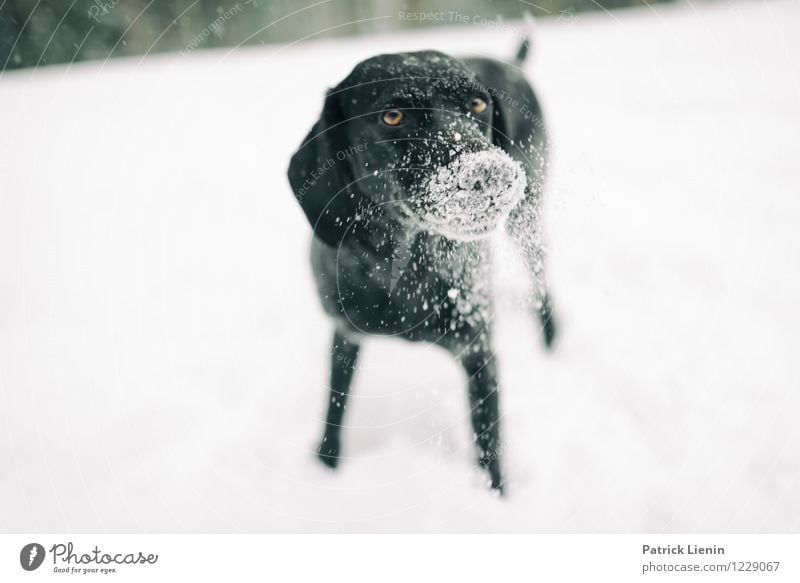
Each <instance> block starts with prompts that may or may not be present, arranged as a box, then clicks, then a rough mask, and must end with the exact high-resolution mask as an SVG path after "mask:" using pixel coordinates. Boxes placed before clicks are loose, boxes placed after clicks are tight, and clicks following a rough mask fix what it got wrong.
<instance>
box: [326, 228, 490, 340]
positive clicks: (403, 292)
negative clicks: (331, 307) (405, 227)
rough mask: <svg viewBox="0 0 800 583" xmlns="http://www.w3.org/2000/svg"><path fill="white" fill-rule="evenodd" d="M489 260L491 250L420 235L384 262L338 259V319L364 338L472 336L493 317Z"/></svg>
mask: <svg viewBox="0 0 800 583" xmlns="http://www.w3.org/2000/svg"><path fill="white" fill-rule="evenodd" d="M490 255H491V253H490V247H489V246H488V244H484V243H454V242H452V241H448V240H442V239H438V238H432V237H429V236H426V235H422V236H418V237H416V238H415V239H413V240H408V241H402V242H400V243H398V244H395V245H394V246H393V247H392V250H391V252H387V253H385V254H384V255H383V256H382V257H381V258H380V260H375V258H374V257H371V258H369V259H368V260H367V259H358V258H351V259H350V261H345V260H343V258H341V257H340V261H339V281H340V285H339V286H338V290H337V295H338V299H339V304H340V310H341V311H340V315H341V316H343V317H344V318H345V319H346V320H347V322H348V324H349V325H350V326H351V327H355V328H356V330H358V331H361V332H364V333H371V334H381V335H385V334H389V335H396V336H401V337H404V338H408V339H411V340H423V341H438V340H439V339H441V338H443V337H445V336H447V337H448V338H450V339H452V338H456V339H458V338H459V337H462V336H463V337H466V336H470V335H474V331H475V330H480V329H482V328H483V325H484V324H485V322H486V321H487V319H488V318H489V316H490V310H491V268H490V264H491V256H490Z"/></svg>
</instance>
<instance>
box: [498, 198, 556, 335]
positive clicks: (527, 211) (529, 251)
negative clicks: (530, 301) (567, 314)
mask: <svg viewBox="0 0 800 583" xmlns="http://www.w3.org/2000/svg"><path fill="white" fill-rule="evenodd" d="M537 199H538V196H533V194H532V193H526V197H525V198H524V199H523V200H522V202H521V203H520V204H519V206H517V207H516V208H515V209H514V210H513V211H511V214H510V215H509V217H508V222H507V223H506V228H507V231H508V234H509V235H510V236H511V239H512V240H513V241H514V242H515V243H516V244H517V246H518V247H519V249H520V251H521V253H522V260H523V262H524V263H525V268H526V269H527V271H528V274H529V276H530V278H531V281H532V282H533V293H534V301H535V309H536V313H537V314H538V316H539V322H540V323H541V325H542V335H543V337H544V343H545V345H546V346H547V347H548V348H550V347H552V345H553V342H554V341H555V337H556V332H557V328H556V319H555V316H554V314H553V306H552V302H551V300H550V293H549V291H548V289H547V283H546V282H545V276H544V260H545V257H544V256H545V250H544V240H543V236H542V226H541V216H540V215H541V211H540V209H539V204H538V200H537Z"/></svg>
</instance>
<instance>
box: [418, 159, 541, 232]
mask: <svg viewBox="0 0 800 583" xmlns="http://www.w3.org/2000/svg"><path fill="white" fill-rule="evenodd" d="M525 184H526V178H525V172H524V171H523V169H522V166H521V165H520V164H519V162H517V161H515V160H513V159H512V158H511V157H509V156H508V155H507V154H506V153H505V152H503V151H502V150H500V149H499V148H493V149H489V150H482V151H480V152H471V153H466V154H461V155H460V156H458V157H457V158H455V159H454V160H453V161H452V162H450V163H449V164H447V165H446V166H442V167H441V168H439V169H438V170H436V171H435V172H433V174H432V175H431V176H430V178H429V179H428V180H427V181H425V182H423V184H422V185H421V188H420V189H419V191H418V192H414V193H410V195H409V197H408V198H406V199H405V203H406V204H407V205H408V207H409V208H410V210H411V211H412V212H413V214H414V215H415V217H416V219H417V220H418V221H419V223H420V224H421V225H422V226H423V227H424V228H425V229H428V230H430V231H434V232H436V233H438V234H440V235H444V236H446V237H449V238H451V239H457V240H471V239H478V238H481V237H485V236H487V235H489V234H491V233H492V231H494V229H495V228H496V227H497V226H498V225H499V224H500V223H501V222H502V221H503V220H504V219H505V218H506V217H507V216H508V213H509V212H510V211H511V209H513V208H514V206H515V205H516V204H517V203H518V202H519V201H520V199H522V196H523V195H524V193H525Z"/></svg>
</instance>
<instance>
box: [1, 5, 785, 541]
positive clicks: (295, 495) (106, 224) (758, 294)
mask: <svg viewBox="0 0 800 583" xmlns="http://www.w3.org/2000/svg"><path fill="white" fill-rule="evenodd" d="M798 21H800V5H798V4H797V3H796V2H790V1H780V2H774V3H768V4H767V3H760V2H754V3H744V2H737V1H732V2H728V3H720V4H716V5H705V4H703V5H700V6H692V5H688V4H681V5H680V6H668V7H660V6H659V7H657V8H654V9H652V10H651V9H649V8H643V9H641V10H635V11H629V12H615V13H613V15H612V14H603V13H600V14H593V15H580V16H579V17H577V18H573V19H571V20H570V19H567V18H562V20H560V21H556V20H551V21H548V22H545V23H539V27H538V32H537V41H536V47H535V56H534V59H533V62H532V63H531V64H530V66H529V72H530V75H531V77H532V79H533V80H534V81H535V83H536V84H537V86H538V88H539V92H540V94H541V97H542V101H543V104H544V106H545V108H546V113H547V116H548V119H549V122H550V129H551V133H552V136H553V140H554V145H555V155H556V157H555V159H554V170H553V176H552V181H551V183H550V188H549V193H548V201H547V219H548V230H549V241H550V249H551V251H550V260H549V266H550V279H551V282H552V287H553V291H554V294H555V300H556V302H557V306H558V308H559V311H560V315H561V321H562V322H561V323H562V326H561V332H562V337H561V343H560V345H559V346H558V349H557V350H556V352H555V353H554V354H552V355H550V354H547V353H545V352H544V350H543V349H542V348H541V345H540V342H539V341H538V339H537V337H536V334H537V330H536V328H535V324H534V322H533V321H532V320H531V319H528V318H525V317H520V316H519V312H520V309H519V303H520V298H522V297H523V296H524V295H525V293H526V288H525V282H524V278H523V277H522V276H521V274H520V271H519V270H518V269H517V267H516V265H517V264H516V263H514V262H513V261H511V260H509V261H507V262H504V264H503V271H502V273H501V274H500V275H501V278H500V281H499V283H498V287H499V288H501V289H502V290H503V292H502V294H501V297H502V302H501V309H500V312H499V314H498V318H497V327H498V329H497V331H498V334H497V348H498V352H499V354H500V358H501V373H502V376H503V381H504V389H503V394H502V410H503V415H504V422H505V427H504V433H505V438H506V445H507V447H506V473H507V475H508V477H509V478H510V485H509V496H508V498H507V499H505V500H496V499H494V498H493V497H492V496H490V494H489V493H488V492H487V491H486V489H485V488H484V486H483V483H482V479H481V478H480V477H479V476H478V475H477V474H476V473H475V472H474V470H473V467H472V459H473V455H472V448H471V444H470V439H469V435H470V433H469V428H468V425H469V424H468V418H467V406H466V396H465V391H464V388H463V379H462V377H461V374H460V371H459V369H458V368H457V367H456V365H455V364H454V363H453V362H451V361H450V360H449V359H448V357H446V356H445V354H444V353H443V352H440V351H438V350H437V349H436V348H432V347H428V348H426V347H420V346H410V345H407V344H403V343H400V342H395V341H390V340H375V341H373V342H371V343H370V344H368V345H367V347H366V348H365V350H364V355H363V356H364V357H363V360H362V366H361V367H360V369H359V371H358V377H357V381H356V386H355V393H356V394H355V396H354V398H353V400H352V404H351V406H350V407H349V411H348V414H349V416H348V419H347V421H348V423H349V425H350V427H348V428H347V430H346V434H345V436H346V437H345V439H346V448H347V451H346V455H347V456H348V458H347V459H346V460H345V461H344V463H343V466H342V467H341V471H340V472H339V473H338V474H336V475H334V474H330V473H328V472H326V471H323V469H322V468H321V467H320V466H319V465H318V464H317V463H316V462H315V460H314V459H313V456H312V453H311V448H312V446H313V445H314V441H315V440H316V438H317V437H318V435H319V432H320V429H321V426H322V422H321V416H322V408H323V405H324V401H325V383H326V375H327V370H326V354H325V352H326V349H327V342H328V337H329V334H330V330H331V326H330V323H329V322H328V321H327V320H326V319H325V317H324V316H323V314H322V311H321V309H320V308H319V306H318V303H317V299H316V297H315V295H314V291H313V287H312V280H311V277H310V271H309V268H308V265H307V260H306V254H307V245H308V240H309V235H310V228H309V227H308V226H307V224H306V223H305V220H304V218H303V216H302V214H301V212H300V210H299V208H296V203H295V202H294V200H293V197H292V196H291V194H290V191H289V188H288V184H287V181H286V179H285V168H286V166H287V162H288V157H289V155H290V152H291V151H292V150H293V149H294V148H295V147H296V146H297V145H298V144H299V143H300V140H301V139H302V137H303V136H304V134H305V132H306V131H307V129H308V128H309V127H310V125H311V123H312V121H313V119H314V117H315V116H316V115H317V113H318V111H319V109H320V106H321V95H322V92H323V90H324V88H325V87H326V86H328V85H333V84H334V83H335V82H337V81H338V80H339V78H340V77H342V76H343V75H344V74H345V73H346V72H347V71H348V70H349V68H350V67H351V66H352V65H353V64H355V62H357V61H358V60H360V59H361V58H363V57H366V56H369V55H371V54H374V53H377V52H387V51H398V50H405V49H410V48H439V49H442V50H445V51H449V52H453V53H457V54H458V53H463V52H475V51H476V49H478V50H481V49H483V50H484V52H485V53H486V54H493V55H500V56H505V55H508V54H510V52H511V50H512V48H513V45H514V44H515V42H516V39H515V38H513V37H509V36H508V35H505V36H504V35H503V34H501V33H499V32H497V31H490V30H486V29H482V28H478V29H475V30H472V31H465V30H464V29H447V30H445V31H441V30H437V31H427V32H422V33H413V34H405V35H403V36H384V37H381V38H366V39H363V38H362V39H359V40H355V41H354V40H335V41H324V42H312V43H307V44H303V45H297V46H294V47H289V48H285V49H282V48H280V47H263V48H248V49H241V50H236V51H233V52H230V53H229V52H228V51H227V50H223V51H219V52H205V53H200V52H198V53H194V54H192V55H190V56H188V57H186V58H181V57H179V56H175V55H165V56H159V57H153V58H148V59H146V60H141V61H140V60H138V59H136V60H121V61H112V62H109V63H107V64H101V63H92V64H84V65H75V66H72V67H54V68H48V69H42V70H39V71H36V72H32V71H21V72H17V73H14V74H5V75H3V77H2V79H0V112H2V113H0V118H1V119H2V124H0V125H2V127H3V130H2V133H0V181H1V182H0V189H1V190H0V436H1V437H0V468H2V469H1V470H0V531H18V530H39V531H85V530H106V531H121V530H125V531H184V530H188V531H204V530H214V531H223V530H224V531H227V530H232V531H234V530H235V531H288V530H292V531H297V530H304V531H354V530H357V531H365V530H367V531H398V530H401V531H441V530H446V531H540V532H560V531H583V532H587V531H588V532H595V531H614V532H620V531H668V532H671V531H715V530H723V531H780V532H783V531H797V530H799V529H800V495H798V492H800V483H798V478H799V477H800V447H799V446H800V424H798V417H797V416H798V408H799V407H800V359H798V357H797V352H798V347H799V346H800V310H799V309H798V299H800V274H799V273H798V265H800V229H798V225H800V196H798V195H799V194H800V164H798V153H800V77H799V73H798V57H800V36H798V35H797V34H796V30H795V29H796V24H797V22H798Z"/></svg>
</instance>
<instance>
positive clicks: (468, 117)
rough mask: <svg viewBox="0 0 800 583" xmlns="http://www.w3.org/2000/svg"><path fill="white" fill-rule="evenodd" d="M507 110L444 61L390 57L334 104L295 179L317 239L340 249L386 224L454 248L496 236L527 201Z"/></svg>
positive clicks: (332, 97) (358, 77)
mask: <svg viewBox="0 0 800 583" xmlns="http://www.w3.org/2000/svg"><path fill="white" fill-rule="evenodd" d="M502 113H503V112H502V103H499V102H498V99H497V96H496V94H494V93H493V94H490V93H489V92H488V91H487V90H486V87H485V86H483V85H482V83H481V82H480V81H479V80H478V79H477V78H476V76H475V74H474V72H473V71H471V70H470V69H469V68H468V67H467V66H466V65H465V64H464V63H463V62H461V61H459V60H458V59H454V58H452V57H449V56H447V55H444V54H442V53H438V52H432V51H426V52H419V53H409V54H397V55H381V56H378V57H374V58H371V59H368V60H366V61H364V62H362V63H360V64H359V65H357V66H356V68H355V69H354V70H353V71H352V72H351V73H350V75H348V76H347V78H346V79H345V80H344V81H342V82H341V83H340V84H339V85H338V86H337V87H335V88H334V89H331V90H330V91H329V92H328V94H327V96H326V98H325V105H324V107H323V111H322V114H321V116H320V119H319V120H318V121H317V123H316V124H315V125H314V127H313V128H312V130H311V132H310V133H309V135H308V136H307V137H306V140H305V142H304V143H303V145H302V146H301V148H300V149H299V150H298V152H297V153H296V154H295V155H294V156H293V158H292V161H291V165H290V167H289V180H290V182H291V184H292V187H293V190H294V193H295V196H296V197H297V199H298V201H299V202H300V204H301V206H302V207H303V210H304V211H305V213H306V216H307V217H308V219H309V221H310V222H311V224H312V226H313V227H314V232H315V234H316V236H317V237H319V238H320V239H322V240H323V241H324V242H326V243H328V244H330V245H336V244H338V243H340V242H341V240H342V239H343V238H344V237H345V236H346V235H347V234H348V233H351V232H352V233H358V232H359V231H360V230H364V229H368V228H369V227H368V224H369V223H370V222H371V221H373V222H374V220H375V218H376V217H381V221H385V219H387V218H390V219H393V222H394V223H395V224H398V225H403V226H406V227H409V228H416V229H422V230H426V231H431V232H434V233H437V234H440V235H444V236H447V237H449V238H452V239H459V240H470V239H476V238H480V237H484V236H487V235H488V234H490V233H491V232H492V231H493V230H494V229H495V227H496V226H497V225H498V224H499V223H500V222H502V220H503V219H504V218H505V216H506V215H507V214H508V213H509V212H510V210H511V209H512V208H513V207H514V206H515V205H516V204H517V203H518V202H519V200H520V199H521V198H522V196H523V194H524V191H525V187H526V184H527V183H526V175H525V172H524V170H523V168H522V166H521V165H520V164H519V163H518V162H516V161H515V160H513V159H512V158H511V157H510V156H508V154H507V153H506V152H505V151H504V149H503V148H502V147H501V146H503V147H507V144H508V137H507V135H508V131H507V128H505V127H504V123H503V120H504V117H503V115H502Z"/></svg>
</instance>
